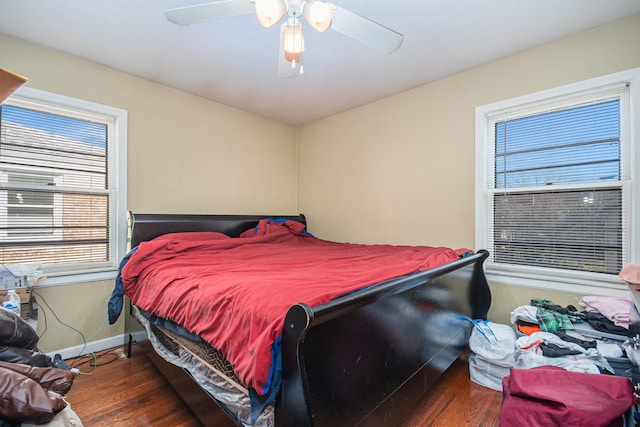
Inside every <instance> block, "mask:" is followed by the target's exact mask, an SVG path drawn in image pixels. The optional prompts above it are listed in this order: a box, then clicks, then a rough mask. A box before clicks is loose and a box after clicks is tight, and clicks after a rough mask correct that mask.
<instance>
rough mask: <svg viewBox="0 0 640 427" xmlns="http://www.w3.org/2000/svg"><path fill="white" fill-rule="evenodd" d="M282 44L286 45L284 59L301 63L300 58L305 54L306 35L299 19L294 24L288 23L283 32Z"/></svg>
mask: <svg viewBox="0 0 640 427" xmlns="http://www.w3.org/2000/svg"><path fill="white" fill-rule="evenodd" d="M282 43H283V45H284V57H285V59H286V60H287V61H289V62H292V61H294V60H295V61H296V62H298V63H300V56H301V55H302V52H304V35H303V34H302V25H300V21H299V20H297V19H294V20H293V23H287V24H286V25H285V26H284V29H283V30H282Z"/></svg>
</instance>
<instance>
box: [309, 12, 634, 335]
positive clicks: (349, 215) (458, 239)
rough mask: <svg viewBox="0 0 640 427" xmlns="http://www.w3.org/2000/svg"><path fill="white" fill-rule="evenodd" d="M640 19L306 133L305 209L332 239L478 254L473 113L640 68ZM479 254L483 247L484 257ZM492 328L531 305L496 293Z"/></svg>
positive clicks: (509, 290) (561, 299) (503, 289)
mask: <svg viewBox="0 0 640 427" xmlns="http://www.w3.org/2000/svg"><path fill="white" fill-rule="evenodd" d="M638 46H640V16H637V17H635V18H634V19H630V20H626V21H622V22H619V23H615V24H613V25H609V26H606V27H602V28H599V29H596V30H593V31H589V32H585V33H582V34H579V35H577V36H574V37H570V38H567V39H564V40H560V41H557V42H554V43H550V44H548V45H545V46H542V47H539V48H536V49H532V50H529V51H526V52H522V53H520V54H517V55H514V56H511V57H508V58H505V59H502V60H499V61H496V62H493V63H490V64H487V65H485V66H482V67H478V68H474V69H471V70H468V71H466V72H463V73H460V74H458V75H455V76H452V77H449V78H446V79H443V80H440V81H437V82H435V83H432V84H429V85H425V86H422V87H419V88H416V89H414V90H411V91H408V92H405V93H401V94H399V95H396V96H393V97H391V98H387V99H384V100H382V101H379V102H376V103H372V104H369V105H366V106H364V107H361V108H357V109H354V110H351V111H347V112H345V113H342V114H339V115H336V116H333V117H330V118H327V119H325V120H322V121H319V122H316V123H312V124H310V125H307V126H304V127H302V128H300V129H299V130H298V133H299V134H298V139H299V143H298V144H299V148H298V151H299V153H298V169H299V177H298V207H299V209H300V211H301V212H304V213H305V214H306V215H307V216H308V218H309V223H310V228H311V230H312V231H313V232H314V233H316V234H317V235H320V236H322V237H325V238H329V239H335V240H342V241H352V242H364V243H376V242H389V243H409V244H427V245H434V246H436V245H445V246H454V247H460V246H464V247H470V248H474V178H475V177H474V174H475V170H474V138H475V134H474V132H475V108H476V107H477V106H481V105H485V104H488V103H492V102H495V101H499V100H503V99H508V98H512V97H515V96H519V95H525V94H529V93H532V92H536V91H540V90H544V89H549V88H553V87H557V86H561V85H564V84H567V83H571V82H577V81H581V80H585V79H589V78H592V77H597V76H600V75H604V74H608V73H612V72H616V71H622V70H626V69H630V68H634V67H640V48H638ZM476 249H479V248H476ZM492 292H493V305H492V308H491V312H490V317H491V318H492V319H493V320H495V321H498V322H501V323H506V322H508V315H509V312H510V310H512V309H513V308H515V307H517V306H518V305H522V304H526V303H528V301H529V300H530V299H531V298H532V297H547V298H551V299H553V300H554V301H555V302H557V303H560V304H563V305H566V304H576V303H577V300H578V298H579V296H576V295H569V294H562V293H550V292H547V291H542V290H535V289H526V288H517V287H513V286H504V285H500V286H499V285H492Z"/></svg>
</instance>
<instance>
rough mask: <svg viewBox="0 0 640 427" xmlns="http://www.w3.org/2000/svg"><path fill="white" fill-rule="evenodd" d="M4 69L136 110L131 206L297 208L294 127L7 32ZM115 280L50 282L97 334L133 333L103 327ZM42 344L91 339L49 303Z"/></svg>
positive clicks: (56, 300) (75, 319) (80, 323)
mask: <svg viewBox="0 0 640 427" xmlns="http://www.w3.org/2000/svg"><path fill="white" fill-rule="evenodd" d="M0 67H3V68H6V69H9V70H11V71H13V72H15V73H18V74H21V75H23V76H26V77H28V78H29V81H28V83H27V86H28V87H32V88H36V89H42V90H46V91H49V92H54V93H58V94H62V95H66V96H72V97H76V98H80V99H85V100H88V101H92V102H97V103H101V104H105V105H109V106H112V107H118V108H122V109H125V110H127V111H128V114H129V127H128V168H127V169H128V189H127V190H128V208H129V209H131V210H133V211H134V212H145V213H154V212H172V213H178V212H179V213H212V212H215V213H273V214H280V213H288V214H291V213H296V212H297V205H296V197H297V196H296V181H297V179H296V131H295V129H294V128H292V127H290V126H287V125H284V124H281V123H278V122H275V121H272V120H267V119H264V118H261V117H258V116H255V115H252V114H248V113H245V112H242V111H239V110H236V109H233V108H230V107H227V106H224V105H221V104H217V103H214V102H211V101H207V100H205V99H202V98H199V97H195V96H192V95H188V94H185V93H183V92H180V91H177V90H173V89H170V88H168V87H165V86H161V85H158V84H154V83H151V82H149V81H147V80H143V79H139V78H137V77H134V76H131V75H128V74H125V73H121V72H118V71H114V70H112V69H109V68H106V67H103V66H100V65H97V64H94V63H91V62H88V61H84V60H81V59H78V58H75V57H72V56H68V55H64V54H61V53H59V52H56V51H53V50H49V49H44V48H40V47H37V46H34V45H31V44H27V43H23V42H21V41H18V40H15V39H10V38H6V37H0ZM112 289H113V282H112V281H105V282H99V283H85V284H74V285H67V286H57V287H48V288H40V289H38V290H37V291H38V292H39V293H40V294H41V295H42V297H43V298H44V301H46V302H48V303H49V305H50V306H51V308H52V309H53V311H54V312H55V313H56V314H57V315H58V317H59V318H60V320H61V321H62V322H64V323H67V324H69V325H70V326H72V327H74V328H76V329H78V330H80V331H81V332H82V333H83V334H84V335H85V336H86V337H89V336H91V335H93V334H94V333H95V332H96V331H98V330H99V332H98V333H97V334H96V335H95V336H93V337H92V340H99V339H102V338H107V337H111V336H115V335H118V334H121V333H123V326H122V322H121V321H120V322H119V323H117V324H116V325H114V326H113V327H110V326H105V327H104V328H102V329H100V327H101V326H102V325H103V323H104V320H105V319H106V304H107V300H108V297H109V295H110V293H111V290H112ZM42 309H43V310H44V312H45V313H44V314H41V316H40V319H39V320H40V322H39V331H40V332H43V331H44V328H45V325H44V318H45V315H46V321H47V325H46V333H44V335H43V337H42V339H41V342H40V347H41V349H42V350H43V351H54V350H58V349H63V348H67V347H71V346H74V345H79V344H82V339H81V338H80V335H79V334H78V333H77V332H75V331H73V330H71V329H69V328H67V327H66V326H63V325H62V324H61V323H60V322H59V321H58V320H57V319H56V318H55V317H54V316H53V313H51V311H50V309H49V308H48V307H46V306H45V305H44V304H42Z"/></svg>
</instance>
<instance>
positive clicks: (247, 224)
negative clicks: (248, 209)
mask: <svg viewBox="0 0 640 427" xmlns="http://www.w3.org/2000/svg"><path fill="white" fill-rule="evenodd" d="M128 217H129V218H128V222H129V232H130V239H131V247H135V246H137V245H138V244H140V242H146V241H148V240H151V239H153V238H155V237H158V236H161V235H163V234H167V233H184V232H190V231H217V232H219V233H224V234H226V235H228V236H230V237H238V236H239V235H240V234H241V233H242V232H243V231H245V230H248V229H250V228H252V227H255V226H256V225H258V222H259V221H260V220H261V219H264V218H286V219H291V220H294V221H298V222H301V223H303V224H306V223H307V221H306V218H305V216H304V215H302V214H300V215H291V216H289V215H199V214H189V215H181V214H134V213H133V212H129V213H128Z"/></svg>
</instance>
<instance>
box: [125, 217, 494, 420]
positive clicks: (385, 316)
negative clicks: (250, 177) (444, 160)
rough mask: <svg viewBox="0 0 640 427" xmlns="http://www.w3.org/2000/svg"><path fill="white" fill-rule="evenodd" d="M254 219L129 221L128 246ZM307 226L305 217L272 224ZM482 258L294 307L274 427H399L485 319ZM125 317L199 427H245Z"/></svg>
mask: <svg viewBox="0 0 640 427" xmlns="http://www.w3.org/2000/svg"><path fill="white" fill-rule="evenodd" d="M265 217H270V218H274V216H259V215H172V214H135V215H134V214H130V239H131V247H135V246H137V245H138V244H139V243H141V242H144V241H148V240H151V239H153V238H155V237H157V236H160V235H163V234H167V233H176V232H195V231H216V232H221V233H224V234H227V235H229V236H232V237H237V236H238V235H239V234H240V233H242V232H243V231H245V230H248V229H250V228H252V227H255V226H256V224H257V223H258V221H259V220H260V219H262V218H265ZM278 217H279V218H287V219H292V220H295V221H298V222H302V223H305V224H306V220H305V217H304V216H303V215H298V216H278ZM487 256H488V252H486V251H484V250H481V251H478V252H477V253H475V254H473V255H471V256H468V257H465V258H461V259H459V260H456V261H453V262H450V263H448V264H445V265H441V266H439V267H436V268H433V269H430V270H427V271H424V272H421V273H415V274H412V275H408V276H403V277H399V278H396V279H393V280H390V281H387V282H385V283H383V284H379V285H375V286H371V287H369V288H367V289H365V290H363V291H359V292H355V293H352V294H348V295H346V296H343V297H340V298H337V299H335V300H332V301H331V302H329V303H326V304H322V305H320V306H317V307H308V306H306V305H304V304H296V305H293V306H291V307H290V309H289V310H288V312H287V314H286V318H285V321H284V324H283V327H282V386H281V388H280V391H279V393H278V395H277V398H276V400H275V404H274V409H273V414H274V415H273V425H277V426H327V425H331V426H332V427H333V426H355V425H367V426H397V425H400V424H402V422H403V421H404V420H405V419H406V418H407V417H408V416H409V415H410V414H411V412H412V411H413V410H414V409H415V407H416V406H417V404H418V403H419V402H420V400H421V399H422V398H423V396H424V395H425V393H426V392H427V390H428V389H429V387H430V385H432V384H433V383H434V382H435V381H436V379H437V378H438V377H439V376H440V375H441V374H442V373H443V372H444V371H445V370H446V369H447V368H448V367H449V366H450V365H451V364H452V363H453V361H455V360H456V358H457V357H458V356H459V355H460V354H461V353H462V352H463V351H464V350H465V349H466V348H467V343H468V338H469V335H470V333H471V327H472V325H471V323H470V322H469V321H468V319H486V316H487V313H488V310H489V307H490V304H491V295H490V291H489V287H488V285H487V281H486V278H485V275H484V271H483V262H484V260H485V259H486V258H487ZM126 311H127V313H126V314H127V315H126V317H125V332H126V334H125V335H126V336H127V342H126V343H125V345H126V346H127V354H128V355H130V356H131V348H132V346H131V342H132V341H139V342H140V343H141V345H138V346H136V347H135V348H141V349H144V350H145V352H147V354H148V356H149V358H150V359H151V360H152V361H153V362H154V364H155V365H156V366H157V367H158V369H159V371H160V372H161V373H162V374H163V375H164V376H165V377H166V378H167V380H168V381H169V382H170V383H171V384H172V385H173V386H174V388H176V390H177V391H178V393H179V394H180V395H181V396H182V397H183V399H184V400H185V402H187V404H188V405H189V406H190V407H191V409H192V410H193V412H194V413H195V414H196V415H197V416H198V418H199V419H200V420H201V421H202V422H203V423H204V424H205V425H216V426H220V425H225V424H224V423H225V422H226V423H229V420H231V423H230V424H229V425H233V424H236V425H244V424H243V423H242V422H241V421H240V420H238V419H236V418H235V416H234V414H233V413H232V412H231V411H229V410H227V408H225V406H224V405H223V404H221V403H220V402H219V401H218V400H217V399H216V398H215V397H214V396H212V395H211V393H208V392H206V391H205V390H203V389H202V388H201V387H200V386H199V385H198V384H197V383H196V382H195V381H194V380H193V378H192V377H193V376H192V375H191V374H190V372H189V371H188V370H187V369H182V368H178V367H176V366H174V365H172V364H170V363H168V362H166V361H165V360H164V359H162V358H161V357H160V356H158V355H157V354H155V352H154V351H153V349H152V348H151V346H149V345H145V344H144V342H143V341H144V339H145V335H146V334H145V333H144V332H142V333H141V326H140V323H139V322H138V319H137V318H136V317H134V316H133V313H134V310H132V309H131V307H130V308H129V310H126Z"/></svg>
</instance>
